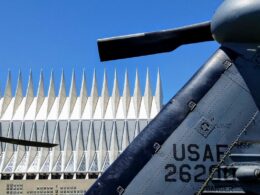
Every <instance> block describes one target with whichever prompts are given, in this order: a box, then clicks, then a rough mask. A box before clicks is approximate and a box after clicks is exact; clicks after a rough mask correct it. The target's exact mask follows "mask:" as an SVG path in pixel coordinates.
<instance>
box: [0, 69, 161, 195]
mask: <svg viewBox="0 0 260 195" xmlns="http://www.w3.org/2000/svg"><path fill="white" fill-rule="evenodd" d="M33 84H34V83H33V79H32V74H30V76H29V81H28V85H27V89H26V95H25V96H23V93H22V91H23V89H22V76H21V74H19V78H18V81H17V87H16V92H15V94H14V95H13V94H12V90H11V88H12V86H11V75H10V73H9V74H8V78H7V83H6V88H5V93H4V94H3V96H2V97H1V99H0V136H3V137H10V138H16V139H26V140H32V141H41V142H51V143H57V144H58V146H57V147H54V148H52V149H48V148H36V147H28V146H18V145H12V144H6V143H0V144H1V145H0V146H1V147H0V149H1V156H0V179H1V182H0V187H1V189H4V190H5V193H6V194H12V193H13V194H82V193H83V192H84V190H85V189H86V188H87V187H88V186H89V185H91V184H92V183H93V182H94V181H95V179H96V178H97V177H98V176H99V175H100V174H102V172H104V170H105V169H106V168H107V167H108V166H109V165H110V164H111V163H112V162H113V161H114V160H115V159H116V158H117V156H118V155H119V154H120V153H121V152H122V151H123V150H124V149H125V148H126V147H127V146H128V145H129V143H130V142H131V141H132V140H133V139H134V138H135V137H136V136H137V135H138V134H139V133H140V131H142V129H143V128H144V127H145V126H146V125H147V124H148V123H149V121H150V120H151V119H152V118H153V117H154V116H156V114H157V113H158V112H159V111H160V109H161V106H162V88H161V81H160V74H159V72H158V75H157V82H156V90H155V93H154V94H153V93H152V90H151V85H150V77H149V72H148V71H147V75H146V84H145V89H144V92H142V91H141V89H140V83H139V78H138V72H136V78H135V86H134V92H133V95H131V94H130V86H129V82H128V74H127V72H126V73H125V80H124V88H123V91H122V93H121V92H120V91H119V87H118V80H117V76H116V73H115V75H114V84H113V90H112V93H110V92H109V90H108V84H107V76H106V73H104V79H103V85H102V90H101V94H99V93H98V87H97V79H96V75H95V72H94V75H93V81H92V88H91V90H90V95H88V92H87V88H86V78H85V74H84V72H83V76H82V83H81V89H80V92H79V95H78V93H77V90H76V81H75V74H74V73H73V74H72V78H71V85H70V90H69V95H68V96H67V95H66V94H67V93H66V86H65V79H64V74H63V73H62V75H61V82H60V87H59V91H58V96H56V95H55V94H56V93H55V92H56V91H55V87H54V76H53V74H51V77H50V84H49V88H48V94H47V96H45V93H44V81H43V74H42V73H41V74H40V79H39V84H38V90H37V94H36V96H35V95H34V92H33V89H34V87H33ZM110 94H111V95H110ZM120 94H122V95H120Z"/></svg>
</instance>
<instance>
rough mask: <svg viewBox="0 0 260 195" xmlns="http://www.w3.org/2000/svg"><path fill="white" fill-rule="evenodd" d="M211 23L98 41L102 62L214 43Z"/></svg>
mask: <svg viewBox="0 0 260 195" xmlns="http://www.w3.org/2000/svg"><path fill="white" fill-rule="evenodd" d="M212 40H213V38H212V34H211V30H210V22H204V23H199V24H194V25H191V26H186V27H181V28H176V29H171V30H163V31H158V32H150V33H140V34H133V35H127V36H119V37H112V38H106V39H99V40H98V49H99V56H100V60H101V61H107V60H115V59H122V58H129V57H136V56H143V55H149V54H156V53H163V52H169V51H172V50H174V49H176V48H177V47H179V46H181V45H183V44H190V43H198V42H203V41H212Z"/></svg>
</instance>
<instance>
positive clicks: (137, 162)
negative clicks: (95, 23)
mask: <svg viewBox="0 0 260 195" xmlns="http://www.w3.org/2000/svg"><path fill="white" fill-rule="evenodd" d="M259 21H260V1H259V0H247V1H241V0H227V1H224V2H223V4H222V5H221V6H220V8H219V9H218V10H217V12H216V14H215V16H214V17H213V20H212V21H211V22H208V23H201V24H197V25H192V26H188V27H184V28H178V29H174V30H168V31H161V32H155V33H146V34H145V33H144V34H136V35H133V36H123V37H119V38H111V39H102V40H99V42H98V45H99V52H100V58H101V60H102V61H105V60H113V59H119V58H128V57H134V56H142V55H148V54H154V53H161V52H168V51H171V50H174V49H176V48H177V47H178V46H180V45H183V44H190V43H197V42H201V41H210V40H213V39H214V40H216V41H218V42H219V43H220V44H221V47H220V48H219V49H218V50H217V51H216V52H215V54H213V56H212V57H211V58H210V59H209V60H208V61H207V62H206V63H205V64H204V65H203V66H202V67H201V68H200V70H199V71H198V72H197V73H196V74H195V75H194V76H193V77H192V78H191V79H190V81H189V82H188V83H187V84H186V85H185V86H184V87H183V88H182V89H181V90H180V91H179V92H178V93H177V94H176V95H175V96H174V97H173V98H172V99H171V100H170V101H169V102H168V103H167V104H166V105H165V106H164V108H163V109H162V110H161V112H160V113H159V114H158V115H157V116H156V117H155V118H154V119H153V121H151V123H150V124H149V125H148V126H147V127H146V128H145V129H144V130H143V131H142V132H141V133H140V135H139V136H138V137H137V138H136V139H135V140H134V141H133V142H132V143H131V144H130V145H129V147H128V148H127V149H126V150H125V151H124V152H123V153H122V154H121V155H120V156H119V157H118V159H117V160H116V161H115V162H114V163H113V164H112V165H111V166H110V167H109V168H108V169H107V170H106V171H105V172H104V174H103V175H102V176H101V177H100V178H99V179H98V180H97V181H96V182H95V183H94V184H93V186H92V187H91V188H90V189H89V190H88V191H87V192H86V194H87V195H90V194H95V195H96V194H183V195H186V194H227V193H228V194H246V193H247V194H260V185H259V184H260V114H259V108H260V107H259V106H260V88H259V83H260V76H259V75H260V22H259Z"/></svg>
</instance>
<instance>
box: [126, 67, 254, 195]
mask: <svg viewBox="0 0 260 195" xmlns="http://www.w3.org/2000/svg"><path fill="white" fill-rule="evenodd" d="M247 65H248V64H243V66H247ZM257 110H258V108H257V106H256V104H255V103H254V100H253V98H252V96H251V94H250V91H249V89H248V88H247V87H246V83H245V82H244V81H243V78H242V77H241V75H240V74H239V72H238V70H237V69H236V66H235V65H233V66H231V67H230V68H229V69H228V70H227V71H225V73H224V74H223V75H222V76H221V77H220V79H219V80H218V81H217V83H216V84H215V85H214V87H212V89H211V90H210V91H209V92H208V93H207V94H206V95H205V97H204V98H203V99H202V100H201V101H200V102H199V103H198V105H197V107H196V108H195V109H194V111H193V112H192V113H190V114H189V115H188V117H187V118H186V119H185V121H184V122H183V123H182V124H181V125H180V126H179V127H178V128H177V129H176V130H175V131H174V133H173V134H172V135H171V136H170V137H169V138H168V139H167V141H166V142H165V143H164V144H163V145H162V148H161V150H160V151H159V152H158V153H157V154H155V155H154V157H153V158H152V159H151V160H150V161H149V162H148V163H147V165H146V166H145V167H144V168H143V169H142V170H141V171H140V172H139V173H138V175H137V176H136V177H135V178H134V180H133V181H132V182H131V183H130V185H129V186H128V187H127V188H126V191H125V193H124V194H171V193H172V192H174V194H178V193H182V194H192V193H194V192H196V191H198V190H199V187H200V186H201V185H202V183H203V182H194V177H195V176H196V174H197V173H196V171H195V170H194V167H195V166H197V165H203V166H205V168H206V173H205V174H203V175H202V176H201V177H203V178H204V179H206V178H207V176H208V174H209V171H208V170H209V167H210V166H211V165H215V164H217V156H216V155H215V154H216V146H217V145H230V143H231V142H232V141H234V140H235V138H236V137H237V135H238V134H239V133H240V131H241V130H242V129H243V128H244V127H245V125H246V124H247V123H248V121H249V120H250V119H251V118H252V116H253V115H254V114H255V112H256V111H257ZM201 119H206V120H208V121H210V122H211V123H212V124H213V126H214V129H213V130H212V131H211V132H210V134H209V135H208V136H207V137H204V136H203V135H202V134H200V133H199V132H198V129H197V128H198V125H199V123H200V121H201ZM213 119H214V120H213ZM256 128H257V126H255V127H254V128H253V129H250V132H251V133H252V132H254V136H255V137H257V135H256V134H255V133H256V131H257V129H256ZM258 137H259V136H258ZM173 144H176V145H177V146H178V148H181V145H182V144H184V145H185V147H187V146H188V145H190V144H196V145H198V146H199V150H198V151H199V154H200V159H199V160H197V161H190V160H189V159H188V157H187V156H186V157H185V159H184V160H182V161H176V160H175V159H174V158H173V152H172V151H173V149H172V148H173ZM206 144H209V145H210V148H211V151H212V153H213V158H214V161H211V160H209V159H207V160H206V161H203V159H202V157H201V156H203V155H204V152H205V147H206ZM226 149H227V148H223V151H225V150H226ZM255 149H256V148H254V150H253V151H254V152H256V150H255ZM251 150H252V148H251ZM167 164H174V165H175V166H176V168H177V171H176V174H174V175H172V176H173V177H174V178H175V179H176V181H175V182H165V175H166V174H167V171H166V170H165V166H166V165H167ZM184 164H187V165H189V166H190V167H191V169H190V170H188V169H185V171H187V170H188V172H189V173H190V175H191V180H190V181H189V182H183V181H181V179H180V177H181V174H180V172H179V170H178V169H179V167H181V166H182V165H184Z"/></svg>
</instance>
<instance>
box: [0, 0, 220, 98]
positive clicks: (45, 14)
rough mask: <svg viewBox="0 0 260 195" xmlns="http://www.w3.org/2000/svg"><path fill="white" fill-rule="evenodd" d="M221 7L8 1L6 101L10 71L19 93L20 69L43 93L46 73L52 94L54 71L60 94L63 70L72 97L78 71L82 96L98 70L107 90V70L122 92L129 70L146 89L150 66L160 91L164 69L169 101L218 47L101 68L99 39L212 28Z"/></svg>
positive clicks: (132, 0) (3, 20)
mask: <svg viewBox="0 0 260 195" xmlns="http://www.w3.org/2000/svg"><path fill="white" fill-rule="evenodd" d="M221 2H222V0H214V1H209V0H199V1H198V0H160V1H158V0H157V1H155V0H124V1H122V0H110V1H105V0H103V1H100V0H75V1H71V0H55V1H53V0H44V1H43V0H42V1H40V0H38V1H36V0H24V1H19V0H13V1H7V0H5V1H4V0H1V1H0V86H1V94H3V92H4V87H5V82H6V77H7V71H8V69H10V70H11V73H12V84H13V91H14V90H15V87H16V81H17V75H18V70H19V69H21V71H22V74H23V85H24V92H25V87H26V86H25V84H26V83H27V81H28V74H29V71H30V69H31V70H32V73H33V78H34V87H35V93H36V88H37V84H38V80H39V72H40V70H41V69H43V72H44V78H45V88H46V92H47V86H48V83H49V76H50V71H51V69H53V71H54V76H55V85H56V90H57V89H58V86H59V82H60V73H61V70H62V68H63V69H64V72H65V79H66V84H67V92H68V89H69V83H70V78H71V72H72V69H73V68H74V69H75V73H76V77H77V88H78V89H79V87H80V82H81V75H82V74H81V73H82V70H83V69H85V71H86V76H87V86H88V91H90V86H91V82H92V74H93V70H94V69H96V71H97V79H98V85H99V91H100V90H101V86H102V82H103V71H104V69H106V70H107V75H108V79H109V81H108V84H109V89H110V91H111V90H112V84H113V74H114V70H115V69H117V72H118V79H119V81H120V82H119V88H120V89H121V90H122V88H123V82H122V81H123V76H124V72H125V70H126V69H127V70H128V72H129V78H131V79H130V84H131V86H132V87H133V86H134V77H135V70H136V68H138V70H139V73H140V74H139V77H140V80H141V88H142V89H143V88H144V84H145V75H146V69H147V67H149V69H150V76H151V83H152V85H153V86H155V82H156V74H157V70H158V68H160V72H161V76H162V84H163V92H164V102H167V100H168V99H169V98H170V97H172V96H173V95H174V94H175V93H176V92H177V91H178V90H179V89H180V88H181V87H182V86H183V84H185V82H187V80H188V79H189V78H190V77H191V76H192V75H193V74H194V73H195V72H196V70H197V69H198V68H199V67H200V66H201V65H202V64H203V63H204V62H205V61H206V60H207V59H208V58H209V57H210V55H212V53H213V52H214V51H215V50H216V49H217V48H218V47H219V45H218V44H217V43H214V42H210V43H201V44H196V45H188V46H183V47H181V48H179V49H177V50H176V51H174V52H171V53H165V54H157V55H152V56H146V57H139V58H131V59H124V60H116V61H110V62H105V63H101V62H100V61H99V57H98V51H97V45H96V40H97V39H98V38H105V37H111V36H117V35H125V34H131V33H138V32H149V31H156V30H162V29H169V28H174V27H180V26H183V25H189V24H193V23H198V22H203V21H207V20H210V19H211V17H212V15H213V14H214V11H215V9H216V8H217V7H218V5H220V3H221ZM153 91H154V88H153ZM131 92H133V88H131Z"/></svg>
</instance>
